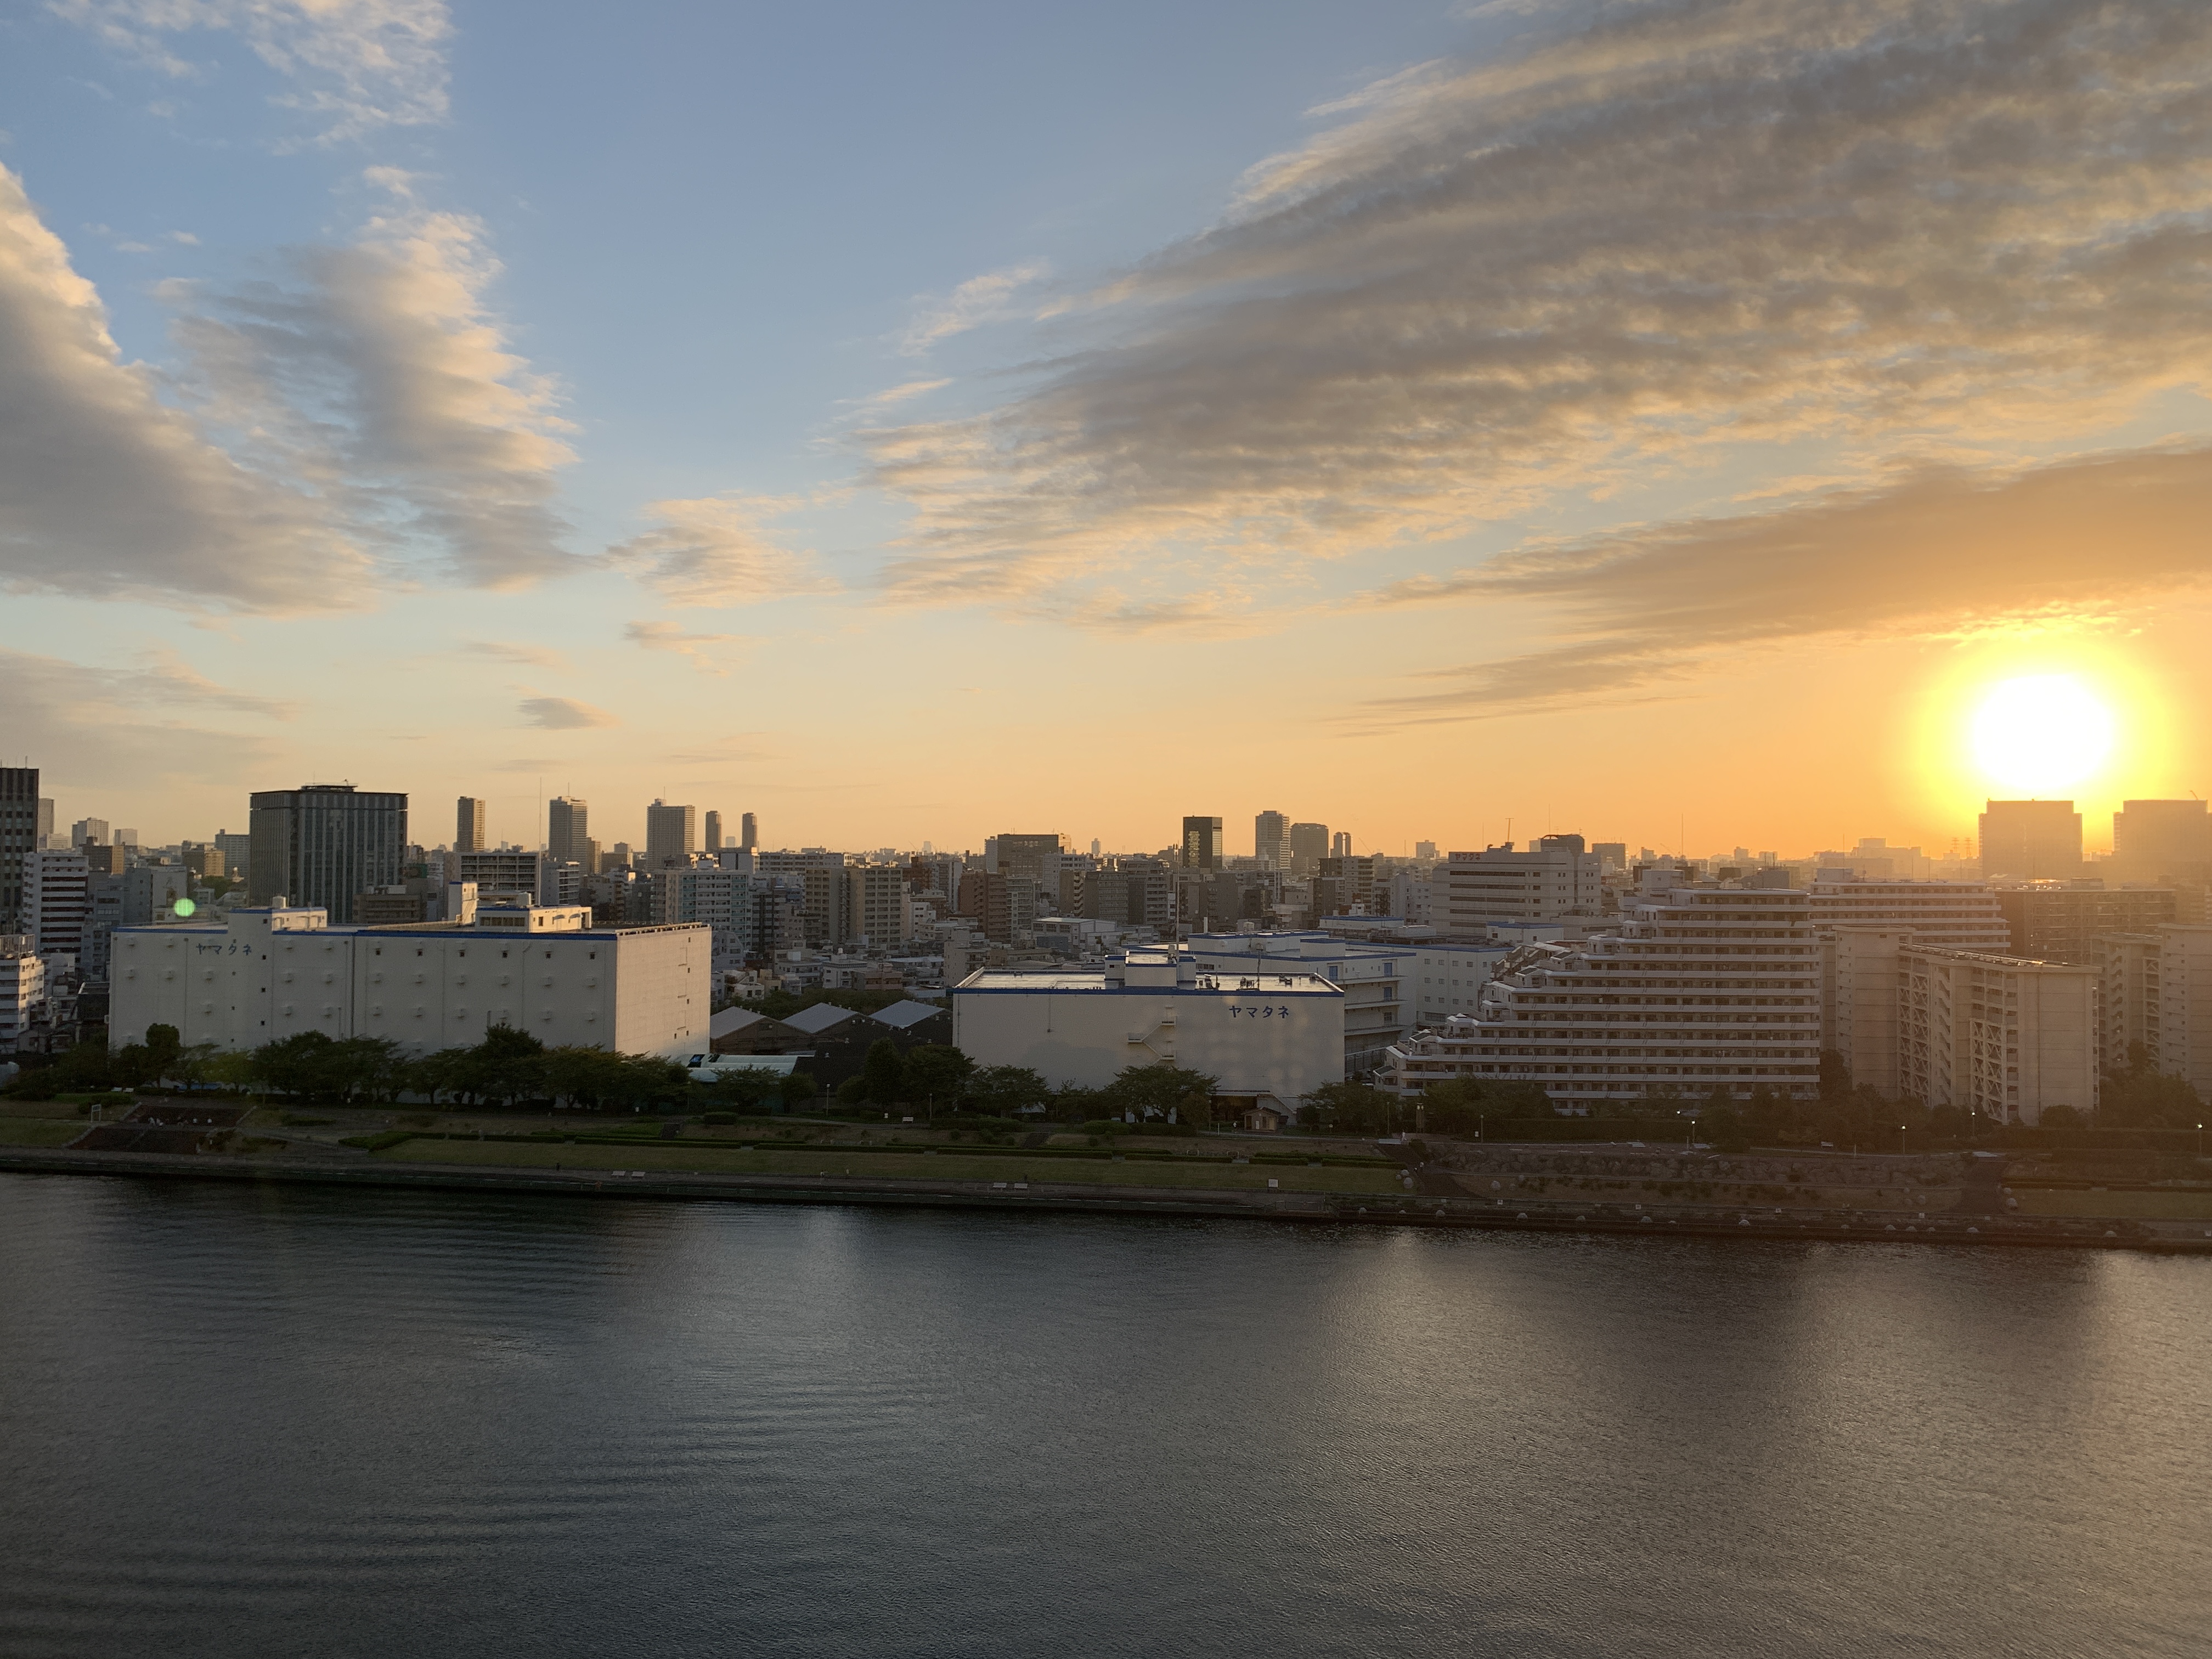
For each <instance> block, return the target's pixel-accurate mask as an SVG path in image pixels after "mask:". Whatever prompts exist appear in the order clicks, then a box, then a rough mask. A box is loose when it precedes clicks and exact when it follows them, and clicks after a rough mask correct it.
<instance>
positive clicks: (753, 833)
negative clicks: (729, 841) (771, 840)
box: [738, 812, 760, 852]
mask: <svg viewBox="0 0 2212 1659" xmlns="http://www.w3.org/2000/svg"><path fill="white" fill-rule="evenodd" d="M759 845H760V820H759V819H758V818H757V817H754V816H753V815H752V814H751V813H750V812H745V813H741V814H740V815H739V816H738V846H740V847H742V848H744V849H745V850H746V851H747V852H750V851H752V850H753V849H754V848H757V847H758V846H759Z"/></svg>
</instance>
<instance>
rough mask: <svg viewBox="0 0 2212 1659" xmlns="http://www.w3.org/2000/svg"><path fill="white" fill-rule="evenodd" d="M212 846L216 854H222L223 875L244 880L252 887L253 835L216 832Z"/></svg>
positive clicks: (226, 831) (223, 831)
mask: <svg viewBox="0 0 2212 1659" xmlns="http://www.w3.org/2000/svg"><path fill="white" fill-rule="evenodd" d="M212 845H213V846H214V848H215V850H216V852H218V853H220V854H222V868H223V873H224V874H225V875H227V876H229V877H231V878H233V879H234V880H244V881H246V883H247V884H249V885H251V884H252V875H251V873H250V872H251V871H252V867H253V837H252V836H251V835H233V834H232V833H231V832H230V831H229V830H228V829H218V830H216V832H215V841H214V842H213V843H212Z"/></svg>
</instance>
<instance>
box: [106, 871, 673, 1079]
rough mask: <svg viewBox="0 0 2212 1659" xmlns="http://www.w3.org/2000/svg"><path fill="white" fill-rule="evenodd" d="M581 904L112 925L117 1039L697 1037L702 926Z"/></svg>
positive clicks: (648, 1045)
mask: <svg viewBox="0 0 2212 1659" xmlns="http://www.w3.org/2000/svg"><path fill="white" fill-rule="evenodd" d="M588 922H589V915H588V912H586V911H584V910H582V909H581V908H560V909H550V910H549V909H545V908H536V907H521V908H514V907H499V906H493V905H485V906H482V907H480V908H478V909H477V914H476V920H475V922H474V923H473V925H468V926H464V925H460V924H458V923H455V924H450V925H449V924H447V923H426V924H422V925H420V926H416V927H388V928H387V927H354V926H343V925H333V924H332V923H331V921H330V920H329V917H328V915H327V913H326V912H325V911H324V910H322V909H320V908H308V907H288V908H283V909H277V908H255V909H238V910H234V911H232V912H230V913H229V915H228V917H227V918H226V919H225V921H222V923H220V924H210V925H199V924H196V923H195V924H170V925H167V926H161V927H125V928H118V929H117V930H116V934H115V947H114V948H115V968H114V974H113V979H112V983H113V987H114V996H113V1001H112V1011H111V1012H110V1015H109V1023H110V1027H111V1030H112V1039H111V1040H112V1041H113V1042H116V1043H118V1044H120V1043H125V1042H138V1041H140V1040H141V1039H143V1036H145V1032H146V1028H147V1027H148V1026H149V1025H151V1024H157V1023H158V1024H168V1025H173V1026H175V1027H176V1028H177V1030H178V1032H179V1035H180V1036H181V1037H182V1039H183V1041H184V1042H185V1046H187V1047H190V1046H191V1045H193V1044H195V1043H200V1042H212V1043H214V1044H215V1045H216V1048H221V1049H240V1048H254V1047H256V1046H258V1045H259V1044H261V1043H264V1042H270V1041H273V1040H276V1039H278V1038H282V1037H286V1036H295V1035H296V1034H298V1033H300V1032H302V1031H320V1032H322V1033H324V1034H325V1036H330V1037H331V1038H333V1039H337V1040H343V1039H345V1038H348V1037H353V1036H369V1037H389V1038H391V1039H392V1040H393V1041H394V1042H398V1044H399V1045H400V1047H401V1048H403V1049H404V1050H405V1051H406V1052H408V1053H410V1054H422V1053H427V1052H429V1051H431V1050H434V1049H437V1048H453V1047H459V1046H465V1045H466V1044H470V1043H473V1042H479V1041H481V1040H482V1038H483V1035H484V1033H485V1032H486V1031H488V1030H492V1029H494V1028H495V1027H499V1026H506V1027H509V1028H511V1029H513V1030H519V1031H527V1032H529V1033H530V1034H531V1035H532V1036H536V1037H538V1039H539V1040H540V1041H542V1042H544V1043H545V1044H546V1045H547V1046H548V1047H549V1048H552V1047H561V1046H564V1045H578V1046H585V1047H592V1048H610V1049H614V1050H617V1051H618V1052H621V1053H623V1054H669V1055H681V1054H690V1053H692V1052H695V1051H698V1050H702V1049H703V1048H705V1047H706V1036H707V1017H708V1001H709V997H710V989H709V987H710V985H711V979H710V976H709V969H708V949H709V945H708V930H707V929H706V928H704V927H690V926H684V925H677V926H671V927H632V928H600V927H591V926H589V925H588Z"/></svg>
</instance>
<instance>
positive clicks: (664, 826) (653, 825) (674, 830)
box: [645, 800, 699, 870]
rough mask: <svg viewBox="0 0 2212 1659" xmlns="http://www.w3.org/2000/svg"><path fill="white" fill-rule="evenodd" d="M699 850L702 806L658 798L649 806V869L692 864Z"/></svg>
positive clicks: (647, 864)
mask: <svg viewBox="0 0 2212 1659" xmlns="http://www.w3.org/2000/svg"><path fill="white" fill-rule="evenodd" d="M698 850H699V809H698V808H697V807H696V806H671V805H668V803H667V802H665V801H661V800H656V801H654V802H653V805H650V806H648V807H647V808H646V809H645V862H646V866H647V868H649V869H653V870H665V869H672V868H673V867H674V866H677V865H679V864H689V863H690V861H691V855H692V854H694V853H696V852H697V851H698Z"/></svg>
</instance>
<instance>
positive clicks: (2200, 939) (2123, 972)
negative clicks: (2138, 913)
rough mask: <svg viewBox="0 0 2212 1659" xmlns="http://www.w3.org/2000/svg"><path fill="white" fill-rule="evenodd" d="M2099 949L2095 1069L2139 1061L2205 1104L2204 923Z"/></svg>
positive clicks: (2207, 985)
mask: <svg viewBox="0 0 2212 1659" xmlns="http://www.w3.org/2000/svg"><path fill="white" fill-rule="evenodd" d="M2099 943H2100V945H2102V946H2103V948H2104V953H2105V958H2104V963H2103V966H2102V969H2100V974H2099V991H2100V1005H2101V1019H2102V1022H2103V1027H2102V1031H2101V1034H2100V1035H2101V1040H2102V1047H2103V1066H2102V1069H2103V1070H2105V1071H2106V1072H2118V1071H2123V1070H2126V1069H2129V1068H2130V1067H2132V1066H2135V1065H2136V1064H2137V1063H2138V1062H2139V1061H2140V1062H2141V1063H2142V1064H2143V1065H2145V1066H2148V1068H2149V1069H2150V1070H2152V1071H2154V1072H2160V1073H2165V1074H2166V1075H2167V1076H2169V1077H2178V1078H2181V1079H2184V1080H2185V1081H2186V1082H2187V1083H2188V1084H2189V1085H2190V1086H2191V1088H2193V1089H2195V1090H2196V1091H2197V1093H2198V1094H2199V1095H2201V1096H2203V1097H2205V1098H2207V1099H2208V1100H2212V925H2207V924H2205V923H2202V922H2179V921H2171V922H2167V923H2166V924H2164V925H2163V926H2161V927H2155V928H2152V929H2149V930H2147V931H2145V932H2142V933H2112V934H2107V935H2106V936H2105V937H2104V938H2103V939H2100V941H2099Z"/></svg>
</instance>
